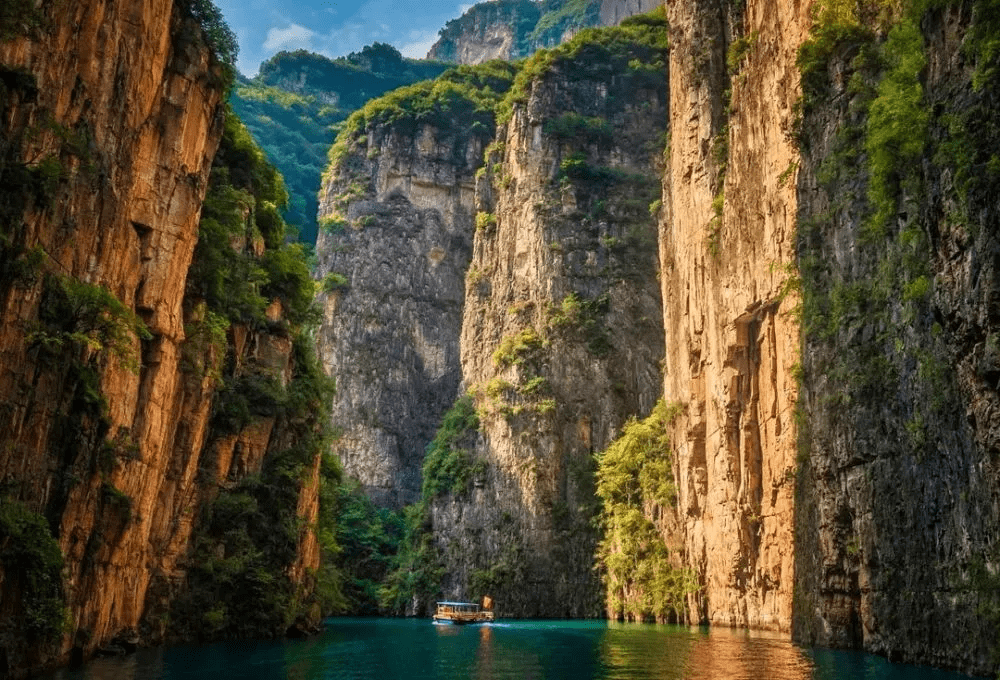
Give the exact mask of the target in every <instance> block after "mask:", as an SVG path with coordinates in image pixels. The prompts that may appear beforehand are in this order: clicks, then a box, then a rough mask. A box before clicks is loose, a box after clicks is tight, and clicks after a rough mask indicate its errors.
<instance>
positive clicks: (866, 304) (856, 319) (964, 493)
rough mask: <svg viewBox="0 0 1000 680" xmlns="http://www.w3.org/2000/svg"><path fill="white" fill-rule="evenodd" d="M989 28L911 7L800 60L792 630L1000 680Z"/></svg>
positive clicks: (963, 10)
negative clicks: (999, 661) (798, 387)
mask: <svg viewBox="0 0 1000 680" xmlns="http://www.w3.org/2000/svg"><path fill="white" fill-rule="evenodd" d="M987 14H988V12H984V10H983V7H982V6H981V5H979V4H978V3H965V4H961V3H959V4H956V5H954V6H951V7H948V8H940V9H935V10H931V11H928V12H927V13H926V14H925V15H923V16H920V15H916V13H915V12H913V11H910V12H904V13H903V15H902V16H901V17H895V18H894V20H893V22H892V24H891V25H893V24H894V26H895V27H893V28H891V29H888V30H884V31H880V32H878V33H874V32H869V31H868V30H865V29H863V28H860V27H859V26H858V25H855V28H854V30H853V31H850V32H847V35H846V38H845V39H842V40H841V41H840V42H838V43H836V44H835V47H834V48H833V49H830V50H828V51H825V52H824V51H822V50H819V51H816V52H810V53H809V55H810V56H811V57H812V59H811V60H810V61H807V62H806V80H805V81H804V82H806V83H807V84H808V85H809V87H808V88H807V89H806V93H805V95H806V99H805V101H806V106H805V117H804V121H803V126H802V133H801V136H800V139H801V145H802V152H803V153H802V169H801V171H800V177H799V185H798V193H799V196H800V203H799V212H798V220H799V237H798V246H797V249H798V258H799V263H800V269H801V273H802V288H803V296H804V303H805V304H804V308H803V326H804V338H805V340H804V352H803V363H802V376H803V377H802V379H803V382H802V397H801V409H802V412H803V414H804V418H803V420H802V423H803V431H802V437H801V438H802V451H801V454H800V467H799V480H798V493H797V497H796V513H797V520H796V546H797V549H796V573H797V592H796V607H795V612H796V617H795V624H796V626H795V631H796V636H797V637H799V638H800V639H803V640H806V641H810V642H816V643H819V644H829V645H837V646H857V647H863V648H865V649H868V650H871V651H875V652H877V653H880V654H884V655H887V656H889V657H890V658H892V659H900V660H908V661H916V662H921V663H930V664H935V665H939V666H946V667H957V668H961V669H964V670H966V671H970V672H978V673H984V674H986V673H989V674H993V673H995V672H996V656H995V648H996V639H997V637H996V622H997V620H998V619H997V615H996V612H997V611H1000V610H998V605H1000V603H998V602H997V599H996V595H995V593H996V577H995V576H994V575H995V573H996V565H997V555H998V552H997V542H996V536H997V523H998V512H997V507H996V498H997V497H998V496H997V494H998V488H997V477H996V474H995V460H996V453H997V428H996V413H997V408H998V406H1000V402H998V393H997V389H996V379H995V377H996V375H997V373H996V365H997V363H996V361H997V359H996V357H997V354H996V343H995V338H996V337H997V336H996V334H997V331H998V329H997V319H998V317H997V314H996V309H997V308H996V300H997V291H998V280H997V273H998V272H997V268H996V257H995V253H996V252H997V247H998V242H997V234H998V230H997V219H998V214H997V211H996V205H995V200H994V199H993V198H992V197H993V196H995V191H996V175H995V174H991V173H990V172H989V171H986V172H984V171H983V168H986V167H987V164H988V163H989V154H990V153H991V152H990V151H987V149H991V148H992V149H995V139H996V138H995V133H994V132H991V130H995V129H996V128H995V127H994V126H995V125H996V122H997V118H996V116H997V114H996V111H995V107H993V106H992V105H991V104H989V103H988V102H990V101H992V99H991V98H992V97H994V96H995V89H996V85H995V81H994V82H988V81H986V82H982V83H981V84H980V85H976V86H974V85H973V83H974V82H976V75H975V74H976V73H981V72H982V69H984V68H988V63H989V62H988V61H987V59H986V58H985V57H984V54H983V53H982V52H981V51H979V50H980V48H981V45H982V43H979V42H977V40H981V39H982V36H983V35H984V33H989V31H990V29H989V27H988V25H987V24H988V22H989V21H991V20H989V19H987V18H986V17H987ZM977 36H978V37H977ZM857 54H866V55H869V56H866V57H862V58H858V59H856V60H855V59H854V56H855V55H857ZM875 55H880V59H881V61H878V60H876V59H875ZM890 81H891V82H893V83H894V87H892V88H890V87H886V86H885V85H884V84H885V83H887V82H890ZM894 88H898V89H894ZM898 92H907V93H909V94H911V95H912V97H910V98H909V99H908V100H907V101H908V104H906V105H900V104H899V103H898V101H893V100H891V97H892V96H893V93H898ZM887 102H891V104H890V106H891V110H892V111H893V118H892V121H891V122H889V121H886V120H885V119H882V118H880V117H879V115H880V113H879V112H880V110H884V109H882V108H881V107H884V106H885V105H886V103H887ZM890 124H891V125H898V126H899V127H898V129H899V130H902V131H905V132H903V134H904V135H905V139H906V140H907V142H909V144H908V145H907V144H904V145H901V146H900V145H898V144H899V138H898V137H896V138H894V137H893V136H892V135H891V134H889V135H887V134H886V130H887V129H889V127H888V126H889V125H890ZM885 144H890V145H892V146H891V147H889V148H891V149H892V151H891V153H890V154H889V155H884V149H885V146H884V145H885ZM887 159H888V162H889V165H888V166H886V165H885V162H886V160H887ZM887 167H888V169H889V170H890V171H891V172H892V173H894V174H893V177H894V178H895V179H891V180H888V181H887V179H886V177H887V175H886V174H885V171H886V168H887ZM976 168H979V169H976ZM883 206H887V209H885V210H883V209H882V207H883Z"/></svg>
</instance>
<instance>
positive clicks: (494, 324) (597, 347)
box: [431, 37, 666, 617]
mask: <svg viewBox="0 0 1000 680" xmlns="http://www.w3.org/2000/svg"><path fill="white" fill-rule="evenodd" d="M620 40H621V43H617V44H616V47H619V48H620V49H621V52H614V48H612V50H611V51H610V52H609V53H604V54H598V53H594V54H588V55H586V56H580V57H579V58H574V57H573V56H569V54H573V53H572V52H567V53H562V52H558V51H557V52H556V53H555V54H556V56H555V59H554V60H553V61H554V63H553V64H552V65H550V66H549V68H547V69H544V70H542V72H541V73H540V74H539V75H538V76H537V77H536V78H535V79H534V80H533V81H532V82H531V83H530V85H529V88H528V91H527V92H525V93H524V94H523V97H524V99H523V103H520V102H519V103H516V104H515V105H514V109H513V114H512V117H511V119H510V120H509V122H507V123H506V124H505V125H501V126H500V127H499V129H498V140H497V145H495V146H494V147H492V149H493V150H492V152H491V156H490V158H489V161H490V162H489V165H488V167H487V169H486V172H485V173H484V175H483V176H482V178H481V180H480V182H479V184H478V186H477V203H478V208H479V213H478V215H479V216H480V217H479V219H478V225H479V228H478V229H477V231H476V241H475V249H474V253H473V257H472V263H471V265H470V267H469V273H468V275H467V277H466V301H465V309H464V322H463V324H462V374H463V378H464V381H465V386H466V389H467V390H468V391H469V393H470V394H471V395H472V396H473V399H474V401H475V404H476V408H477V411H478V412H479V419H480V428H479V429H480V435H479V439H478V442H477V443H476V444H475V447H474V450H473V451H472V460H473V461H474V462H473V466H474V468H476V469H481V470H482V473H481V475H480V476H478V477H477V478H476V480H475V483H474V484H473V485H472V488H471V489H469V490H468V491H467V492H466V493H458V494H455V495H451V494H448V495H445V496H443V497H439V498H438V499H437V500H435V501H434V502H433V504H432V513H431V514H432V524H433V535H434V540H435V542H436V544H437V546H438V549H439V552H440V554H441V555H442V556H443V561H444V565H445V571H446V574H447V576H446V580H445V584H444V594H445V596H447V597H468V596H476V595H481V594H484V593H487V592H488V593H490V594H492V595H493V596H494V598H495V599H496V600H497V602H499V603H501V606H502V612H503V615H504V616H544V617H566V616H570V617H581V616H586V617H590V616H597V615H600V614H601V612H602V600H603V597H602V595H601V588H600V584H599V580H598V578H597V574H596V573H595V571H594V569H593V555H594V549H595V546H596V539H597V535H596V532H595V531H594V529H593V517H594V512H595V504H594V496H593V483H594V482H593V455H594V453H595V452H596V451H599V450H601V449H602V448H604V447H605V446H606V445H607V444H608V443H609V442H610V441H611V440H612V439H613V437H614V435H615V433H616V431H617V430H618V429H619V428H620V427H621V426H622V425H623V424H624V422H625V421H626V419H627V418H629V417H630V416H633V415H636V414H643V413H646V412H648V411H649V410H650V409H651V408H652V406H653V404H654V402H655V401H656V398H657V396H658V394H659V385H660V368H659V361H660V358H661V356H662V344H661V338H662V328H661V326H660V318H659V315H658V310H659V308H660V304H659V291H658V286H657V283H656V272H657V266H656V265H657V263H656V257H655V252H654V243H655V225H654V220H653V218H652V217H651V216H650V206H651V204H652V206H653V211H654V212H655V209H656V206H657V205H658V203H657V201H658V200H659V196H660V190H659V186H658V181H657V176H658V172H659V166H658V163H659V159H660V158H661V146H660V145H661V143H662V135H663V124H664V121H665V114H666V108H665V107H666V81H665V77H664V74H663V72H662V70H656V69H655V66H651V65H652V64H655V62H656V59H657V58H659V59H662V58H664V57H665V54H663V53H662V52H658V51H657V50H656V49H655V48H652V47H648V46H645V45H643V46H641V47H639V46H636V45H633V44H631V43H628V40H629V38H624V37H623V38H620ZM622 43H624V44H625V45H626V46H624V47H623V46H622ZM622 53H627V56H624V55H623V54H622ZM630 58H631V59H634V60H635V62H641V65H639V64H637V63H632V64H631V65H630V66H626V64H627V63H628V62H629V61H630ZM661 63H662V62H661ZM527 68H531V65H530V64H529V65H528V66H527ZM606 68H611V69H613V70H615V72H616V74H617V77H616V78H613V79H611V80H610V82H609V79H608V78H607V77H606V72H605V69H606ZM612 130H614V134H611V132H610V131H612Z"/></svg>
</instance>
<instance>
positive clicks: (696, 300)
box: [660, 0, 810, 631]
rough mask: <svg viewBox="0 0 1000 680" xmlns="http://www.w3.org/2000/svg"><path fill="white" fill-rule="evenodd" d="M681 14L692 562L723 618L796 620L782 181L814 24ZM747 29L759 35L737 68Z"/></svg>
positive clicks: (677, 107)
mask: <svg viewBox="0 0 1000 680" xmlns="http://www.w3.org/2000/svg"><path fill="white" fill-rule="evenodd" d="M667 10H668V18H669V22H670V26H671V53H670V79H671V104H670V131H671V138H670V167H669V170H668V172H667V174H666V177H665V179H664V194H665V196H664V204H665V210H664V213H663V214H664V220H663V222H661V228H660V268H661V271H662V277H661V280H662V285H663V288H662V290H663V301H664V304H663V308H664V322H663V324H664V328H665V329H666V334H667V338H666V352H667V353H666V360H665V367H664V394H665V397H666V399H667V401H668V402H674V401H680V402H682V403H683V404H685V405H686V411H685V413H684V414H683V415H682V416H681V417H680V418H678V420H677V421H676V424H675V428H674V434H673V441H674V445H675V456H676V461H677V462H676V477H677V484H678V491H679V503H680V507H679V512H680V515H681V522H682V523H683V525H684V543H685V551H686V561H687V563H688V565H689V566H691V567H692V568H693V569H694V570H695V572H696V574H697V575H698V577H699V579H701V583H702V586H703V589H702V590H701V591H700V592H699V593H698V594H697V595H696V596H695V597H693V598H692V602H691V605H692V608H693V609H694V612H695V615H696V618H700V619H702V620H704V621H708V622H711V623H715V624H723V625H730V626H751V627H755V628H773V629H780V630H784V631H787V630H789V629H790V626H791V614H792V590H793V578H794V574H793V551H794V546H793V540H792V495H793V485H794V472H795V441H796V440H795V436H796V435H795V431H796V428H795V421H794V417H793V412H794V406H795V400H796V380H795V377H794V375H793V367H794V366H795V365H796V363H797V361H798V358H797V357H798V345H799V337H798V324H797V321H796V319H795V317H794V315H793V314H791V313H790V310H791V309H792V308H793V307H794V306H795V304H796V301H795V299H794V295H786V294H785V293H786V292H787V290H786V286H785V284H786V281H787V280H788V279H789V278H790V277H791V276H792V273H791V272H792V271H793V270H792V269H791V267H790V265H791V263H792V262H793V258H794V233H795V232H794V230H795V205H796V197H795V190H794V185H793V183H792V182H781V181H779V177H780V176H781V174H782V173H783V172H785V171H786V170H787V169H788V168H789V167H791V168H792V170H794V163H795V161H796V159H797V155H796V152H795V149H794V148H793V146H792V145H791V143H790V141H789V139H788V136H787V135H788V133H789V130H790V126H791V124H792V119H793V105H794V102H795V100H796V97H797V96H798V87H797V84H798V71H797V69H796V67H795V55H796V50H797V47H798V45H799V44H800V43H801V41H802V40H803V39H804V38H805V34H806V30H807V29H808V26H809V23H810V20H809V15H808V11H807V7H806V6H805V5H801V6H798V5H788V4H781V3H769V2H754V1H753V0H750V1H749V2H748V3H747V4H746V10H745V15H744V18H743V20H742V21H743V25H742V27H741V26H740V25H739V23H738V20H739V17H732V16H730V15H728V14H727V6H726V4H725V3H720V2H715V1H714V0H706V1H704V2H700V1H699V2H668V3H667ZM739 32H742V33H743V34H745V35H750V34H755V35H756V39H755V41H754V42H753V44H752V47H751V48H750V49H749V51H748V52H747V55H746V57H745V59H744V60H743V62H742V64H741V65H740V68H739V71H738V73H737V74H734V75H733V76H732V77H730V75H729V74H728V73H727V70H726V52H727V45H728V43H729V42H730V41H731V40H733V39H735V38H736V37H737V35H735V34H736V33H739ZM730 87H731V88H732V106H731V107H730V112H729V113H728V118H727V110H726V109H727V106H729V102H727V101H725V99H724V95H723V93H724V92H725V91H726V90H727V89H729V88H730ZM727 150H728V151H727ZM727 160H728V165H724V164H725V162H726V161H727ZM723 195H724V203H722V204H721V205H720V204H719V203H718V202H716V203H715V205H713V201H723V198H722V196H723ZM717 211H721V214H719V212H717Z"/></svg>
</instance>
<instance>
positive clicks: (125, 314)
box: [0, 0, 316, 675]
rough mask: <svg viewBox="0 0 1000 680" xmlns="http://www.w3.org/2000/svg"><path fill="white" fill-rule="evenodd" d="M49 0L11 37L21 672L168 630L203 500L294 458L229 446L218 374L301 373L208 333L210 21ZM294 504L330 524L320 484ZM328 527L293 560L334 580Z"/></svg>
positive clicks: (5, 382) (6, 379) (5, 604)
mask: <svg viewBox="0 0 1000 680" xmlns="http://www.w3.org/2000/svg"><path fill="white" fill-rule="evenodd" d="M28 4H30V5H31V7H27V5H26V8H25V12H26V13H27V14H25V15H24V17H23V19H24V24H23V25H21V26H18V27H15V29H14V30H13V31H12V32H8V30H7V29H8V28H10V27H7V26H4V27H3V28H4V31H3V33H2V36H3V39H4V40H5V42H0V76H2V90H0V108H2V112H3V115H2V126H3V127H2V129H0V183H2V191H3V199H2V201H0V202H2V204H3V209H2V215H0V219H2V224H0V228H2V231H3V237H2V244H0V263H2V267H3V271H4V276H3V278H2V284H0V300H2V306H0V316H2V320H3V322H2V328H3V331H2V333H0V394H2V396H0V413H2V419H0V420H2V424H0V441H2V442H3V446H2V449H0V478H2V479H3V499H2V501H0V505H2V509H3V512H0V515H2V516H3V517H2V520H3V521H2V532H3V536H2V544H3V548H2V549H3V551H4V552H3V555H4V565H3V578H2V584H3V588H2V590H0V638H2V643H0V644H2V648H3V653H2V655H0V657H2V658H0V673H11V674H14V675H17V674H19V673H23V672H24V671H25V670H27V669H29V668H32V667H39V666H44V665H49V664H51V663H53V662H58V661H60V660H65V659H66V658H67V657H68V656H69V655H70V652H71V650H72V652H73V654H74V655H77V656H85V655H88V654H89V653H91V652H92V651H93V650H94V649H95V648H97V647H100V646H103V645H106V644H107V643H108V641H109V640H110V639H112V638H114V637H116V636H118V637H120V638H128V639H129V641H132V642H134V641H135V637H137V636H138V638H139V639H140V640H147V641H149V640H155V639H158V638H159V637H161V636H162V635H163V633H164V630H165V625H166V621H165V620H163V619H155V617H152V613H153V612H154V611H156V610H158V608H159V610H162V609H163V608H165V607H167V606H169V604H170V603H171V601H172V598H173V597H174V596H175V595H176V594H177V592H178V591H179V590H183V589H184V588H185V587H186V586H185V585H184V582H185V576H186V571H185V569H186V567H187V566H189V564H191V562H190V561H189V557H190V554H191V546H190V545H189V537H190V536H191V532H192V529H193V526H194V525H195V524H196V522H197V520H198V518H199V517H200V516H201V510H202V503H203V502H208V501H210V500H211V499H213V498H214V497H215V495H216V493H217V486H218V485H219V484H220V483H221V484H223V485H225V484H226V483H227V479H228V480H233V481H236V480H239V479H241V478H243V477H245V476H247V475H253V474H254V473H255V472H256V471H259V470H260V468H261V466H262V459H263V458H262V457H263V455H264V451H265V449H267V448H268V447H272V448H273V447H276V446H279V444H280V442H279V441H277V440H273V438H271V437H269V435H270V434H271V431H270V427H269V426H268V424H267V423H266V422H262V421H255V423H254V424H253V426H252V427H251V426H248V427H246V428H244V427H243V426H242V425H241V426H240V427H239V428H237V429H236V431H234V433H233V435H234V436H232V437H231V438H230V439H229V440H225V439H220V438H218V437H214V436H213V437H210V436H209V429H208V424H209V421H210V418H211V416H212V410H213V394H214V392H215V386H216V382H217V379H218V375H219V374H220V373H223V372H224V373H225V374H227V375H229V374H232V373H233V372H234V371H235V372H236V373H239V372H240V370H241V369H240V368H239V366H240V365H243V366H250V365H262V366H265V367H267V368H268V369H273V370H274V372H276V373H277V374H280V375H288V376H289V377H290V376H291V374H292V373H293V372H294V370H295V368H294V360H293V359H292V347H291V341H290V340H287V339H283V338H282V337H281V336H282V333H280V332H279V333H276V334H273V335H271V334H268V333H263V334H262V333H258V332H249V331H248V329H240V328H236V327H234V328H233V329H232V331H231V335H230V341H231V342H232V343H233V346H232V348H231V350H230V351H229V352H228V354H229V356H230V358H231V360H232V361H234V362H235V364H236V367H235V368H234V367H233V366H232V365H230V366H228V367H222V361H223V357H224V356H225V355H226V354H227V351H226V341H225V335H224V333H225V330H226V327H225V326H222V327H221V332H222V333H223V335H222V337H221V342H220V338H219V337H218V334H217V333H216V335H215V336H214V338H212V340H214V341H205V340H204V335H203V336H202V337H201V339H199V337H194V336H192V335H191V333H192V328H198V327H199V326H203V325H204V324H203V322H204V321H205V308H204V306H203V305H200V306H199V305H198V304H197V300H196V299H195V298H191V297H186V296H185V292H186V286H185V281H186V279H187V274H188V269H189V266H190V265H191V263H192V257H193V254H194V251H195V245H196V241H197V240H198V234H199V212H200V208H201V203H202V199H203V198H204V196H205V191H206V186H208V184H209V171H210V168H211V165H212V158H213V156H214V155H215V153H216V149H217V147H218V145H219V141H220V138H221V136H222V132H223V126H222V122H223V116H222V112H223V109H222V106H221V98H222V95H223V88H224V81H225V77H226V76H225V70H224V69H225V66H224V64H223V63H221V62H220V61H219V60H217V59H216V58H215V57H214V56H212V51H210V49H209V48H208V45H207V43H206V34H205V33H204V32H203V29H202V28H201V26H200V25H199V23H198V21H196V20H195V17H197V18H198V19H201V20H202V21H203V22H204V21H205V20H206V16H205V15H204V13H203V12H202V13H201V14H199V13H198V12H197V11H195V10H193V9H192V8H191V6H190V5H189V4H181V5H179V6H174V5H173V4H172V3H155V2H142V1H138V0H136V1H133V2H119V3H106V2H102V1H100V0H95V1H93V2H80V3H70V4H66V3H42V4H41V5H39V6H38V7H36V6H35V3H28ZM29 19H30V20H32V21H29ZM26 29H27V30H26ZM282 228H283V227H282ZM237 246H238V244H236V243H233V245H232V247H234V248H235V247H237ZM262 247H263V244H262ZM261 252H263V250H261ZM276 297H281V296H276ZM274 322H275V324H277V325H278V326H280V325H281V312H280V305H279V307H278V308H276V309H275V312H274ZM192 324H193V326H192ZM195 336H197V333H195ZM300 363H301V362H300ZM244 370H245V369H244ZM275 431H276V432H280V431H282V427H281V425H280V423H279V424H277V425H276V426H275ZM285 431H287V428H286V429H285ZM210 440H214V441H210ZM283 445H284V446H287V442H286V443H285V444H283ZM310 462H311V461H310ZM294 494H295V496H296V497H295V498H293V499H292V501H291V502H292V504H293V506H294V505H295V504H296V503H297V502H298V503H300V504H301V506H302V509H303V511H309V510H311V509H312V504H311V502H310V499H311V498H312V499H314V498H315V488H311V487H309V486H308V485H306V488H305V490H304V491H303V492H302V493H301V496H302V497H301V499H299V498H298V496H299V495H300V494H299V489H298V486H296V488H295V491H294ZM41 517H44V521H42V522H40V523H37V524H35V523H33V522H34V520H31V519H30V518H41ZM26 519H27V520H30V521H29V523H28V524H25V521H26ZM26 526H31V527H34V529H33V531H34V532H35V534H27V533H25V527H26ZM308 533H309V532H308V531H306V532H303V534H302V535H301V536H299V535H296V536H295V538H294V545H293V546H292V552H293V553H297V554H299V555H307V557H304V558H302V559H306V560H307V561H308V562H309V564H310V565H315V563H316V560H315V551H314V550H312V551H310V550H302V551H300V550H299V547H298V546H299V544H300V543H302V544H303V545H304V546H305V548H309V546H310V545H311V542H312V540H313V539H311V538H310V536H308ZM52 537H54V538H55V543H54V544H53V545H54V546H56V548H57V553H61V556H59V555H58V554H54V555H48V556H47V557H46V561H45V567H46V569H42V566H43V565H42V564H41V563H39V562H38V560H37V559H36V557H37V554H36V552H33V550H34V549H33V548H32V546H33V545H48V544H49V542H50V541H52V540H53V539H52ZM295 559H296V558H295V557H292V558H291V559H290V561H289V563H291V562H293V561H294V560H295ZM56 565H64V568H63V569H62V570H61V573H60V569H59V568H58V566H56ZM53 566H55V567H56V568H55V570H54V571H52V570H51V568H52V567H53ZM42 583H45V584H46V585H45V586H44V588H45V592H46V593H47V596H46V599H40V597H39V595H38V593H39V592H40V591H39V588H40V587H41V586H40V585H39V584H42ZM63 606H65V609H63ZM64 612H65V621H66V623H65V627H64V626H63V623H62V617H63V616H64ZM174 626H175V629H176V630H177V631H179V632H180V634H186V632H185V631H184V622H181V621H177V620H175V621H174ZM67 629H68V630H67ZM26 631H27V634H26Z"/></svg>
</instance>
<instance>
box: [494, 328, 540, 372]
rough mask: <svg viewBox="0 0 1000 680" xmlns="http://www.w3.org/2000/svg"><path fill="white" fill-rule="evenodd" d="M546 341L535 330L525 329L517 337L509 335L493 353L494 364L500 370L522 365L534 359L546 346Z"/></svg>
mask: <svg viewBox="0 0 1000 680" xmlns="http://www.w3.org/2000/svg"><path fill="white" fill-rule="evenodd" d="M546 344H547V343H546V342H545V339H544V338H543V337H542V336H541V335H539V334H538V331H536V330H535V329H534V328H525V329H524V330H522V331H521V332H519V333H517V334H516V335H508V336H507V337H505V338H504V339H503V340H501V341H500V346H499V347H497V348H496V350H495V351H494V352H493V364H494V365H495V366H497V367H498V368H504V367H507V366H512V365H520V364H522V363H524V362H525V361H527V360H528V359H531V358H534V357H535V356H536V355H537V353H538V352H539V351H540V350H542V349H543V348H544V347H545V346H546Z"/></svg>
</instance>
